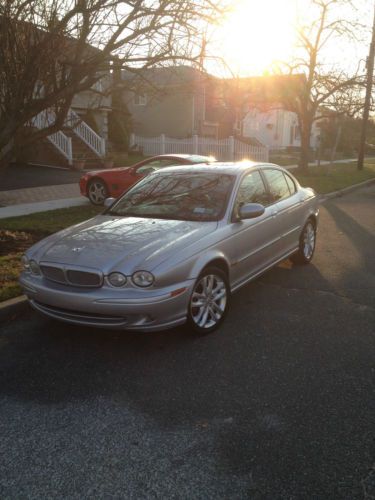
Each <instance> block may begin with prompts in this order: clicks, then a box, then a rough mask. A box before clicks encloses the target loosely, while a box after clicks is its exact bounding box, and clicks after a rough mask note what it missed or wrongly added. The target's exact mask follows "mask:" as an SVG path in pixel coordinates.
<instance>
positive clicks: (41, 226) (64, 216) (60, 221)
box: [0, 205, 103, 234]
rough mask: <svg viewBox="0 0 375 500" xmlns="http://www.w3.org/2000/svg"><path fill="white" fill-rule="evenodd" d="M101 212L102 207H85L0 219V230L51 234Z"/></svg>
mask: <svg viewBox="0 0 375 500" xmlns="http://www.w3.org/2000/svg"><path fill="white" fill-rule="evenodd" d="M100 212H103V207H94V206H93V205H87V206H86V205H85V206H80V207H71V208H61V209H59V210H50V211H48V212H40V213H36V214H30V215H22V216H20V217H11V218H9V219H0V230H1V229H8V230H11V231H28V232H34V233H42V234H51V233H56V231H60V229H64V228H65V227H68V226H71V225H73V224H78V223H79V222H82V221H84V220H86V219H90V218H91V217H94V216H95V215H97V214H98V213H100Z"/></svg>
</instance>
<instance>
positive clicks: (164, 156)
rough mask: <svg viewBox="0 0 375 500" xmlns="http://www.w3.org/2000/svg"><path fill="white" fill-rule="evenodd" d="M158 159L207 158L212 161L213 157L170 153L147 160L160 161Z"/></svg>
mask: <svg viewBox="0 0 375 500" xmlns="http://www.w3.org/2000/svg"><path fill="white" fill-rule="evenodd" d="M158 158H172V159H173V158H181V159H183V160H193V161H194V160H195V159H199V158H202V159H203V158H207V159H212V158H213V157H212V156H207V155H198V154H184V153H177V154H174V153H170V154H163V155H156V156H152V157H150V158H147V160H154V159H158Z"/></svg>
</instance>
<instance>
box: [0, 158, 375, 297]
mask: <svg viewBox="0 0 375 500" xmlns="http://www.w3.org/2000/svg"><path fill="white" fill-rule="evenodd" d="M293 174H294V175H295V176H296V177H297V179H298V180H299V182H300V183H301V184H302V185H303V186H309V187H312V188H314V189H315V190H316V191H317V192H318V193H321V194H324V193H329V192H331V191H336V190H338V189H343V188H345V187H347V186H350V185H352V184H357V183H359V182H362V181H365V180H367V179H371V178H375V159H372V160H370V161H366V165H365V168H364V169H363V170H362V171H358V170H357V168H356V165H355V164H354V163H353V164H335V165H334V166H332V167H329V166H321V167H310V169H309V173H308V174H307V175H306V174H301V173H300V172H298V170H293ZM102 210H103V209H102V208H97V207H94V206H81V207H72V208H64V209H61V210H52V211H49V212H44V213H37V214H30V215H25V216H22V217H12V218H9V219H0V301H3V300H7V299H10V298H12V297H16V296H18V295H20V294H21V289H20V287H19V285H18V282H17V280H18V275H19V273H20V270H21V262H20V260H21V256H22V254H23V252H24V251H25V249H26V248H28V247H29V246H31V245H32V244H33V243H34V242H36V241H38V240H40V239H41V238H44V237H45V236H47V235H48V234H52V233H55V232H56V231H59V230H60V229H64V228H65V227H68V226H71V225H73V224H78V223H79V222H82V221H84V220H86V219H89V218H91V217H94V216H95V215H96V214H98V213H100V212H101V211H102Z"/></svg>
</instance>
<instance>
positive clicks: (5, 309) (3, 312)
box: [0, 178, 375, 321]
mask: <svg viewBox="0 0 375 500" xmlns="http://www.w3.org/2000/svg"><path fill="white" fill-rule="evenodd" d="M371 184H375V178H374V179H368V180H367V181H364V182H360V183H359V184H354V185H353V186H349V187H347V188H344V189H340V190H339V191H333V192H332V193H327V194H324V195H322V196H321V197H320V203H324V202H325V201H327V200H330V199H331V198H338V197H340V196H343V195H344V194H347V193H351V192H352V191H355V190H356V189H360V188H362V187H366V186H370V185H371ZM28 309H29V305H28V302H27V297H26V296H25V295H21V296H20V297H15V298H14V299H9V300H5V301H4V302H0V321H5V320H7V319H11V317H12V315H15V314H19V313H22V312H24V311H26V310H28Z"/></svg>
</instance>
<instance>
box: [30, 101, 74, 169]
mask: <svg viewBox="0 0 375 500" xmlns="http://www.w3.org/2000/svg"><path fill="white" fill-rule="evenodd" d="M54 122H55V115H54V113H52V112H51V111H49V110H44V111H41V112H40V113H39V114H38V115H36V116H34V118H32V120H31V123H32V125H33V126H34V127H36V128H38V129H44V128H47V127H49V126H50V125H52V124H53V123H54ZM47 139H48V140H49V141H50V142H51V143H52V144H53V145H54V146H55V148H56V149H58V150H59V151H60V153H61V154H62V155H63V156H65V158H67V160H68V162H69V165H71V164H72V162H73V150H72V139H71V138H70V137H68V136H67V135H65V134H64V132H61V130H59V131H58V132H55V133H53V134H51V135H49V136H47Z"/></svg>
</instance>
